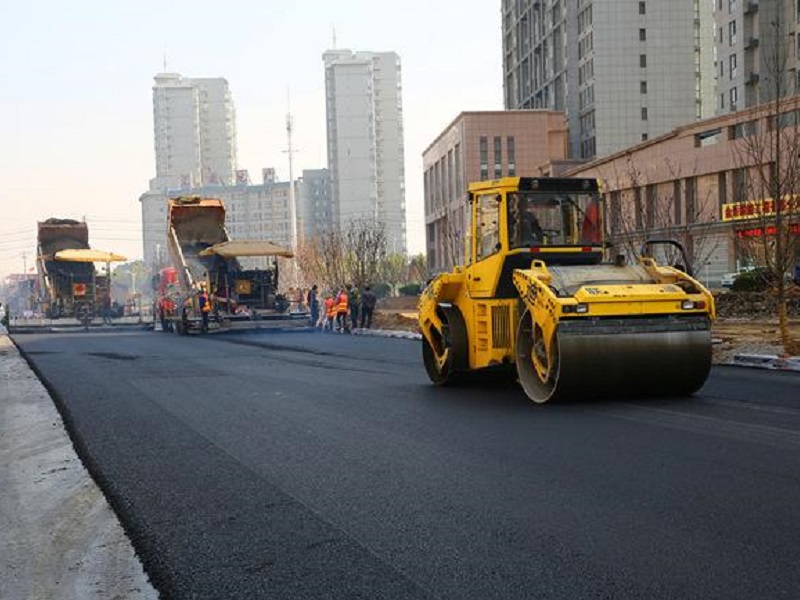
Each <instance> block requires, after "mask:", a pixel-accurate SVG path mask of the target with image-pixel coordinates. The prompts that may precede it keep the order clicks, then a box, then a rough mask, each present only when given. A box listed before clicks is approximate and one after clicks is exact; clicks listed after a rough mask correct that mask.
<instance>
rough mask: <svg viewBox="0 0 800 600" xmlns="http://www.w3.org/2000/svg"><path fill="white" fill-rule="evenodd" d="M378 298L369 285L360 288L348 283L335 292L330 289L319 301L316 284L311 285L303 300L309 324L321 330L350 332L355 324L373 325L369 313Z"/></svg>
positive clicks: (363, 327) (368, 326)
mask: <svg viewBox="0 0 800 600" xmlns="http://www.w3.org/2000/svg"><path fill="white" fill-rule="evenodd" d="M377 301H378V298H377V296H375V292H373V291H372V290H371V289H370V286H368V285H367V286H364V290H363V291H361V292H359V289H358V287H357V286H354V285H350V284H347V285H345V286H344V287H343V288H340V289H339V291H338V292H336V291H330V292H329V293H327V294H325V295H324V296H323V300H322V302H320V298H319V294H318V288H317V285H316V284H314V285H313V286H311V289H310V290H309V292H308V295H307V296H306V302H307V304H308V309H309V312H310V317H311V325H312V326H314V327H318V328H319V329H320V331H323V332H325V331H337V332H339V333H349V332H350V331H351V330H353V329H356V328H361V329H370V328H372V313H373V312H374V311H375V304H376V303H377Z"/></svg>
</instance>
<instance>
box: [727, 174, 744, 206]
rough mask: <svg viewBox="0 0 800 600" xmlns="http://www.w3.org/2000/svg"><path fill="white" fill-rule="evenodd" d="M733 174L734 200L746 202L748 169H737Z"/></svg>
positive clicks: (732, 191)
mask: <svg viewBox="0 0 800 600" xmlns="http://www.w3.org/2000/svg"><path fill="white" fill-rule="evenodd" d="M732 175H733V177H732V181H731V184H732V187H733V189H732V190H731V193H732V194H733V198H732V200H733V201H734V202H744V201H745V200H746V199H747V170H746V169H735V170H734V171H733V173H732Z"/></svg>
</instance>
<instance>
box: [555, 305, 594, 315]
mask: <svg viewBox="0 0 800 600" xmlns="http://www.w3.org/2000/svg"><path fill="white" fill-rule="evenodd" d="M561 312H563V313H578V314H586V313H588V312H589V305H588V304H566V305H564V306H563V307H561Z"/></svg>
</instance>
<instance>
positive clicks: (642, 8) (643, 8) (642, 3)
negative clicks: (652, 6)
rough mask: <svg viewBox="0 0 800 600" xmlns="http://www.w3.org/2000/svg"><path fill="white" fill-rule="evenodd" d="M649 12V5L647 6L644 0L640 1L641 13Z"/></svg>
mask: <svg viewBox="0 0 800 600" xmlns="http://www.w3.org/2000/svg"><path fill="white" fill-rule="evenodd" d="M646 13H647V7H646V6H645V4H644V2H639V14H640V15H644V14H646Z"/></svg>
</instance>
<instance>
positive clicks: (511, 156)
mask: <svg viewBox="0 0 800 600" xmlns="http://www.w3.org/2000/svg"><path fill="white" fill-rule="evenodd" d="M506 151H507V152H508V176H509V177H516V175H517V149H516V147H515V144H514V136H508V137H507V138H506Z"/></svg>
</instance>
